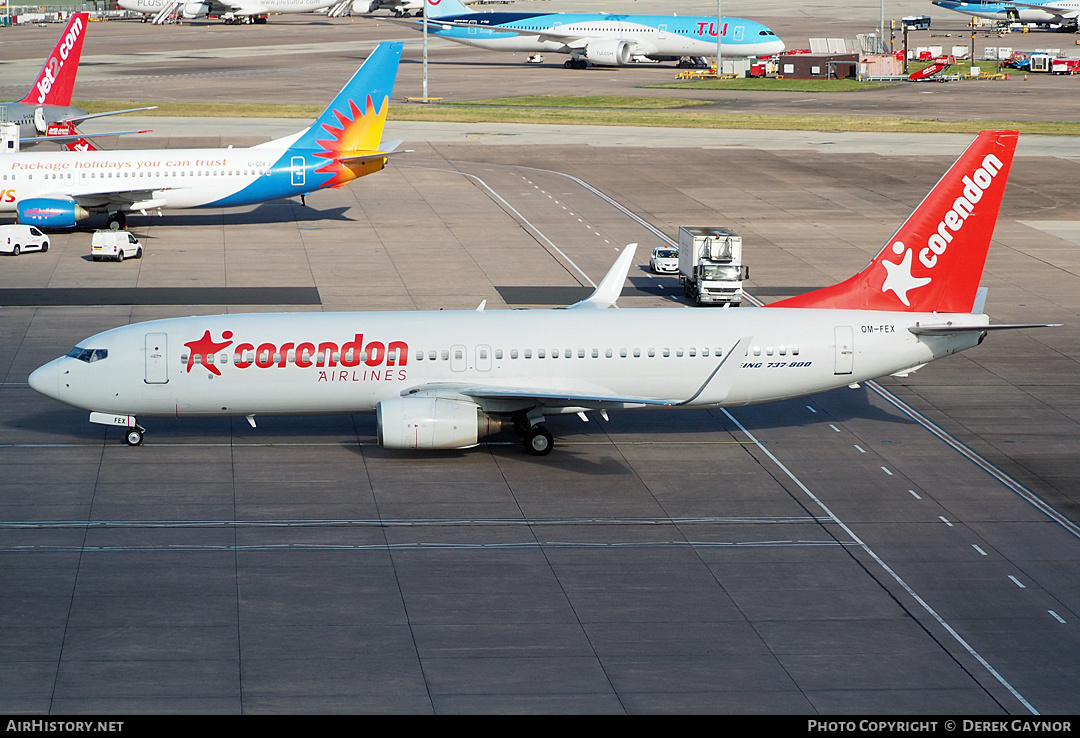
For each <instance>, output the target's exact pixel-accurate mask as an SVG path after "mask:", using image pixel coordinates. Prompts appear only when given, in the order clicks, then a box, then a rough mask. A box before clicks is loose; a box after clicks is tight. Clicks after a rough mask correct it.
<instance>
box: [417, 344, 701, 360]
mask: <svg viewBox="0 0 1080 738" xmlns="http://www.w3.org/2000/svg"><path fill="white" fill-rule="evenodd" d="M492 353H493V354H494V357H495V358H496V359H499V360H501V359H503V357H504V356H509V358H510V359H512V360H513V359H532V358H534V357H535V358H537V359H548V358H550V359H559V358H562V359H573V358H578V359H585V358H592V359H599V358H600V357H601V356H603V357H604V358H605V359H613V358H615V357H616V356H618V357H619V358H621V359H626V358H629V357H634V358H640V357H641V356H647V357H651V358H655V357H657V356H659V357H663V358H670V357H672V356H674V357H675V358H682V357H683V356H690V357H697V356H703V357H708V356H721V355H722V352H721V350H720V349H718V348H717V349H712V348H709V347H704V348H697V347H694V348H688V349H684V348H681V347H680V348H674V349H672V348H663V349H657V348H647V349H642V348H633V349H628V348H620V349H614V348H607V349H603V350H601V349H597V348H594V349H583V348H579V349H577V350H574V349H568V348H566V349H558V348H554V349H551V350H550V351H549V350H548V349H542V348H541V349H531V348H527V349H516V348H513V349H510V350H509V351H508V352H505V354H504V351H503V349H495V350H494V351H493V352H492ZM415 355H416V360H417V361H424V360H427V361H447V360H449V358H450V351H449V350H448V349H442V350H441V351H436V350H434V349H432V350H429V351H427V352H426V353H425V352H424V351H417V352H416V354H415ZM463 358H464V353H463V351H462V350H461V349H454V359H455V360H458V361H460V360H462V359H463ZM479 358H480V359H482V360H483V359H487V358H488V354H487V350H486V349H479Z"/></svg>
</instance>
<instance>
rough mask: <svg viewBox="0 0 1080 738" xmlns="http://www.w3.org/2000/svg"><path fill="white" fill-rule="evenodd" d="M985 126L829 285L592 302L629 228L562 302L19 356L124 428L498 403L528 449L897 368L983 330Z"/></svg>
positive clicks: (486, 420)
mask: <svg viewBox="0 0 1080 738" xmlns="http://www.w3.org/2000/svg"><path fill="white" fill-rule="evenodd" d="M1016 141H1017V133H1016V132H1015V131H985V132H983V133H981V134H980V135H979V136H978V138H977V139H976V140H975V142H974V143H973V144H972V145H971V146H969V147H968V149H967V151H966V152H965V153H964V154H963V155H962V156H961V157H960V159H959V160H958V161H957V162H956V163H955V164H954V165H953V166H952V168H951V169H950V170H949V171H948V173H947V174H946V175H945V176H944V177H943V178H942V180H941V181H940V182H939V183H938V184H937V185H936V186H935V188H934V189H933V191H932V192H931V193H930V194H929V195H928V196H927V197H926V199H924V200H923V202H922V204H920V205H919V207H918V208H917V209H916V210H915V212H914V213H913V214H912V215H911V216H910V217H909V218H908V219H907V221H906V222H905V223H904V225H903V226H901V228H900V229H899V230H898V231H897V233H896V234H895V235H894V236H893V237H892V238H891V239H889V242H888V244H887V245H886V246H885V248H884V249H882V251H881V252H880V253H879V254H878V255H877V257H876V258H875V259H874V260H873V261H872V262H871V263H870V264H869V265H868V266H867V267H866V268H865V269H863V271H861V272H859V274H857V275H855V276H854V277H852V278H851V279H848V280H847V281H845V282H842V283H840V284H837V285H833V286H832V287H826V288H823V289H820V290H817V291H814V292H810V293H807V294H804V295H801V296H798V297H794V298H791V299H788V300H784V301H782V302H779V303H774V304H772V305H770V306H769V307H768V308H764V309H753V308H743V309H739V310H717V309H704V308H699V309H685V310H673V309H670V308H649V309H623V310H605V309H602V308H607V307H611V306H612V305H614V302H615V300H616V298H617V297H618V295H619V293H620V292H621V290H622V284H623V281H624V280H625V278H626V274H627V271H628V270H629V268H630V265H631V262H632V260H633V258H634V251H635V249H634V248H633V247H627V248H626V249H625V250H624V251H623V253H622V254H621V255H620V257H619V258H618V259H617V261H616V263H615V265H614V266H613V267H612V269H611V270H610V271H609V272H608V274H607V276H605V277H604V279H603V281H602V282H601V283H600V286H599V287H598V288H597V289H596V291H595V292H594V293H593V294H592V295H591V296H590V297H589V298H587V299H586V300H584V301H582V302H579V303H576V304H574V305H571V306H570V307H569V308H568V309H565V310H535V311H519V310H496V311H486V310H483V309H482V308H483V305H481V308H479V309H477V310H475V311H451V312H443V311H439V312H371V313H302V314H239V315H219V316H210V317H204V316H199V317H190V318H172V319H166V320H156V321H150V322H146V323H135V324H133V325H127V326H123V327H120V328H114V329H112V330H109V331H105V332H104V333H99V334H97V335H95V336H91V337H90V338H87V339H86V340H85V341H81V342H80V343H79V345H78V346H76V347H75V348H74V349H72V350H71V352H70V353H68V354H67V356H64V357H62V358H59V359H55V360H54V361H51V362H49V363H48V364H45V365H44V366H42V367H40V368H39V369H37V370H36V371H34V372H33V373H32V374H31V375H30V379H29V382H30V386H31V387H33V388H34V389H35V390H37V391H38V392H40V393H42V394H45V395H48V396H49V397H53V398H55V399H57V400H60V401H61V402H65V403H67V404H69V405H74V406H75V407H79V408H83V409H85V410H90V411H91V413H90V421H91V422H95V423H103V424H107V425H116V426H120V427H124V428H126V429H127V430H126V440H127V443H129V444H131V445H138V444H140V443H142V440H143V432H144V429H143V427H142V426H140V425H139V424H138V422H137V420H136V416H137V415H143V416H168V417H188V416H214V415H234V416H246V417H247V418H248V421H249V422H250V423H251V425H252V426H254V425H255V417H256V416H258V415H264V414H296V413H356V412H371V411H374V412H375V413H376V414H377V418H378V437H379V442H380V443H381V444H382V445H383V446H385V447H387V448H408V449H415V448H420V449H449V448H468V447H471V446H475V445H477V443H478V441H479V439H480V438H481V437H483V436H485V435H488V434H490V433H494V432H496V431H498V430H500V429H502V428H503V427H504V424H505V425H509V423H506V420H507V419H509V420H510V421H511V422H512V424H513V426H514V427H515V428H516V429H517V430H519V431H520V432H521V433H522V434H523V435H524V445H525V449H526V450H527V451H528V452H529V453H532V454H535V455H543V454H546V453H548V452H550V451H551V448H552V445H553V440H552V436H551V433H550V432H549V431H548V430H547V429H546V428H545V427H544V425H543V421H544V418H545V417H547V416H551V415H559V414H566V413H581V414H584V413H585V412H587V411H600V412H606V411H607V410H612V409H618V408H643V407H706V406H717V405H719V406H728V405H748V404H751V403H759V402H768V401H770V400H781V399H786V398H791V397H798V396H801V395H806V394H810V393H813V392H821V391H823V390H828V389H833V388H837V387H844V386H846V385H849V384H851V383H853V382H860V381H864V380H869V379H873V378H875V377H881V376H884V375H889V374H897V373H907V372H911V371H913V370H915V369H917V368H919V367H921V366H922V365H924V364H926V363H927V362H930V361H933V360H934V359H939V358H941V357H943V356H948V355H950V354H954V353H956V352H958V351H962V350H964V349H968V348H971V347H972V346H976V345H978V344H979V343H981V342H982V340H983V338H984V337H985V336H986V333H987V332H988V331H990V330H993V329H1000V328H1020V327H1036V326H1033V325H1027V326H1016V325H1009V326H1006V325H989V318H988V317H987V316H986V315H982V314H979V311H980V310H981V302H982V300H983V299H985V296H984V293H982V294H980V293H981V291H980V290H979V280H980V278H981V275H982V269H983V264H984V262H985V260H986V254H987V250H988V248H989V244H990V238H991V236H992V235H993V231H994V225H995V223H996V221H997V213H998V209H999V208H1000V206H1001V198H1002V195H1003V193H1004V190H1005V183H1006V180H1007V179H1008V173H1009V167H1010V165H1011V163H1012V158H1013V152H1014V150H1015V148H1016Z"/></svg>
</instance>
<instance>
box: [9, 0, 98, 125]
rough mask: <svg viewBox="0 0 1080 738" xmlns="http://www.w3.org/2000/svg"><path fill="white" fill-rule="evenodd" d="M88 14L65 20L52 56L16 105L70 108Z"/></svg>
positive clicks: (77, 14)
mask: <svg viewBox="0 0 1080 738" xmlns="http://www.w3.org/2000/svg"><path fill="white" fill-rule="evenodd" d="M89 17H90V14H89V13H75V14H74V15H72V16H71V20H69V21H68V24H67V27H66V28H64V32H63V33H62V34H60V40H59V41H57V42H56V46H54V47H53V50H52V54H50V55H49V58H48V59H47V60H45V66H43V67H42V68H41V73H40V74H39V75H38V78H37V79H36V80H34V86H33V87H31V88H30V92H29V94H27V96H26V97H24V98H23V99H22V100H20V101H19V102H22V103H26V104H27V105H61V106H64V107H67V106H69V105H71V94H72V92H74V90H75V75H76V74H78V73H79V57H81V56H82V46H83V37H84V36H85V35H86V24H87V19H88V18H89Z"/></svg>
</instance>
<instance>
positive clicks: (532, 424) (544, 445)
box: [514, 415, 555, 456]
mask: <svg viewBox="0 0 1080 738" xmlns="http://www.w3.org/2000/svg"><path fill="white" fill-rule="evenodd" d="M514 431H515V432H516V433H518V434H519V435H520V436H521V442H522V445H523V446H524V447H525V452H526V453H527V454H529V455H530V456H547V455H548V454H550V453H551V449H553V448H554V447H555V438H554V437H553V436H552V435H551V431H549V430H548V429H547V428H545V427H544V416H542V415H539V416H535V417H529V416H527V415H516V416H514Z"/></svg>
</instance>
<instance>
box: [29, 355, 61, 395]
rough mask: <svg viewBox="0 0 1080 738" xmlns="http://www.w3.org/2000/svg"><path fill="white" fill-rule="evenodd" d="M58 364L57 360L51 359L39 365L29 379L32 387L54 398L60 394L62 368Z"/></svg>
mask: <svg viewBox="0 0 1080 738" xmlns="http://www.w3.org/2000/svg"><path fill="white" fill-rule="evenodd" d="M56 364H57V362H56V361H50V362H49V363H48V364H45V365H44V366H40V367H38V368H37V369H35V370H34V371H33V372H31V373H30V377H29V378H28V379H27V381H28V382H29V383H30V387H31V388H32V389H34V390H35V391H37V392H40V393H41V394H43V395H45V396H46V397H51V398H53V399H54V400H55V399H58V398H59V396H60V369H59V367H58V366H57V365H56Z"/></svg>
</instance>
